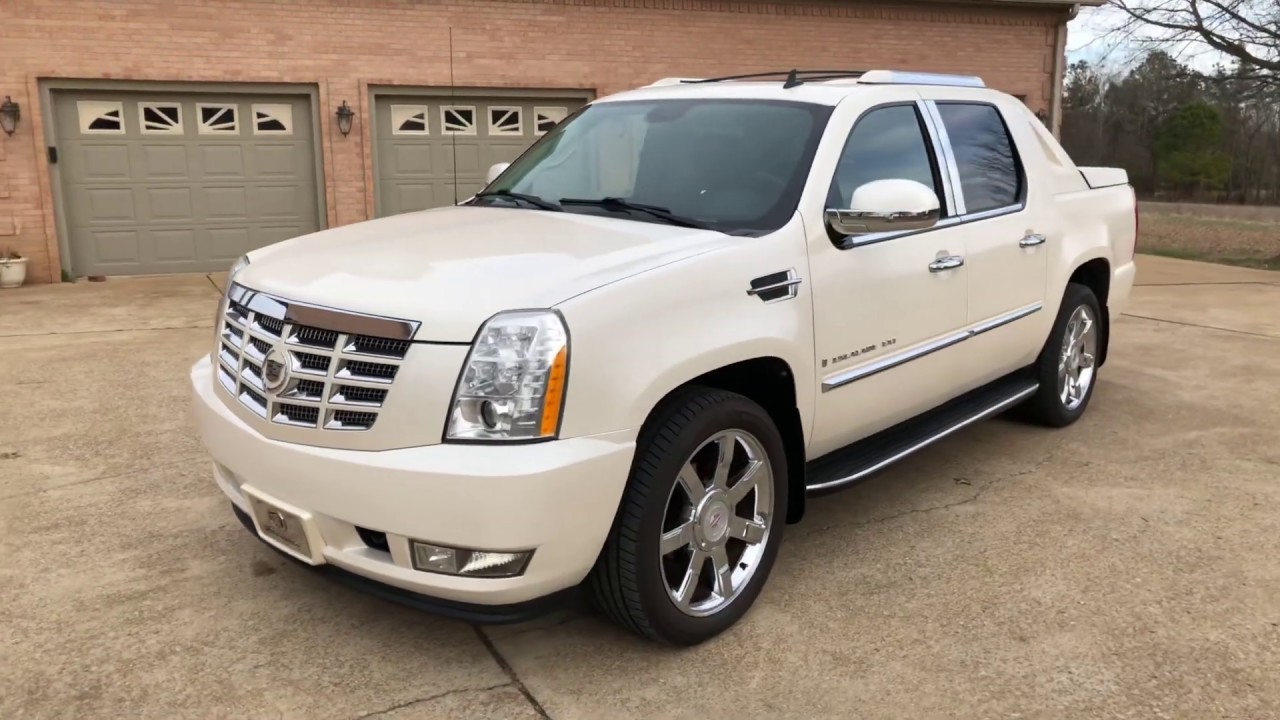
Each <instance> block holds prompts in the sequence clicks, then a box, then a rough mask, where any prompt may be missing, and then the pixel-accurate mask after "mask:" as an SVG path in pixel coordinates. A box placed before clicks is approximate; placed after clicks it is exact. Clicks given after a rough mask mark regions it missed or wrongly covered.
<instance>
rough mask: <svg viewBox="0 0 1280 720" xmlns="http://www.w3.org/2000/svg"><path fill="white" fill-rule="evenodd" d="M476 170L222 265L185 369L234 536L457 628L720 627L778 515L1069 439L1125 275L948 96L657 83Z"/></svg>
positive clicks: (1050, 156)
mask: <svg viewBox="0 0 1280 720" xmlns="http://www.w3.org/2000/svg"><path fill="white" fill-rule="evenodd" d="M784 75H785V77H783V76H784ZM490 177H491V182H490V184H489V185H488V186H487V187H486V188H485V189H484V191H483V192H480V193H477V194H476V195H475V196H474V197H472V198H468V199H467V200H465V201H463V202H462V203H460V204H458V205H456V206H452V207H447V208H440V209H436V210H430V211H424V212H417V213H409V214H405V215H399V216H396V217H390V218H386V219H381V220H375V221H371V222H364V223H359V224H355V225H349V226H346V227H340V228H335V229H332V230H326V231H323V232H319V233H316V234H313V235H308V236H304V237H299V238H296V239H293V240H289V241H286V242H282V243H279V244H276V245H272V246H270V247H265V248H262V249H260V250H256V251H254V252H251V253H250V254H249V255H248V256H246V257H245V258H243V259H242V260H241V261H239V262H237V263H236V265H235V266H234V267H233V268H232V270H231V273H230V276H229V279H228V282H227V288H226V294H225V297H224V298H223V300H222V302H221V305H220V308H219V310H218V315H217V318H218V319H217V338H216V340H215V342H214V346H213V352H212V353H211V354H210V355H209V356H208V357H206V358H202V359H201V360H200V361H199V362H197V363H196V365H195V367H194V368H193V369H192V371H191V383H192V388H193V391H194V395H195V402H194V413H195V417H196V420H197V424H198V427H199V431H200V434H201V436H202V438H203V441H204V444H205V445H206V446H207V447H208V449H209V451H210V452H211V453H212V455H213V459H214V465H213V472H214V479H215V480H216V481H217V483H218V486H219V487H220V488H221V489H222V491H223V492H224V493H226V495H227V496H228V497H229V498H230V499H231V502H232V504H233V505H234V508H235V512H236V514H237V515H238V516H239V518H240V520H241V522H243V523H244V524H245V526H246V527H248V528H249V529H250V530H251V531H252V532H254V533H256V534H257V535H258V536H259V537H260V538H261V539H263V540H264V541H265V542H267V543H269V544H270V545H272V546H274V547H275V548H277V549H278V550H280V551H282V552H284V553H286V554H288V555H290V556H292V557H294V558H296V559H297V560H300V561H302V562H305V563H308V564H310V565H314V566H316V567H317V568H318V569H319V570H321V571H323V572H327V573H330V574H332V575H334V576H335V577H337V578H339V579H341V580H344V581H346V582H348V583H351V584H355V585H358V586H363V587H364V589H366V590H369V591H371V592H374V593H376V594H379V595H381V596H383V597H388V598H392V599H396V600H399V601H402V602H407V603H411V604H416V605H419V606H423V607H428V608H431V609H434V610H436V611H439V612H445V613H449V614H452V615H454V616H457V617H462V618H466V619H470V620H476V621H510V620H516V619H520V618H524V617H527V616H529V615H530V614H532V613H535V612H538V611H541V610H543V609H545V608H547V607H548V606H550V605H552V604H554V602H555V601H556V600H558V599H561V598H562V597H563V596H564V595H565V594H567V593H569V592H572V591H573V590H574V589H577V588H581V587H585V588H586V589H587V590H588V591H589V594H590V595H591V596H592V597H593V599H594V600H595V602H596V604H598V605H599V607H600V608H601V609H602V610H603V611H604V612H605V613H606V614H607V615H609V616H610V617H612V618H613V619H615V620H617V621H618V622H620V623H622V624H623V625H625V626H626V627H628V628H630V629H631V630H633V631H636V632H638V633H640V634H642V635H645V636H647V637H649V638H653V639H657V640H661V641H665V642H669V643H674V644H682V645H686V644H693V643H697V642H700V641H702V640H705V639H707V638H710V637H712V636H714V635H716V634H717V633H719V632H721V631H723V630H725V629H726V628H728V627H729V626H731V625H732V624H733V623H734V622H736V621H737V620H738V619H739V618H741V617H742V616H743V614H744V613H746V612H747V610H748V608H749V607H750V606H751V604H752V603H753V602H754V601H755V599H756V597H757V595H758V594H759V593H760V590H761V588H762V587H763V585H764V583H765V580H766V579H767V578H768V576H769V571H770V569H771V567H772V565H773V563H774V559H775V558H776V557H777V554H778V548H779V545H780V544H781V543H782V538H783V530H784V528H785V526H786V525H787V524H789V523H794V522H797V521H799V520H800V519H801V516H802V515H803V514H804V508H805V502H806V498H807V497H809V496H811V495H814V494H816V493H821V492H823V491H828V490H834V489H837V488H841V487H845V486H848V485H850V484H851V483H854V482H857V481H858V480H861V479H863V478H865V477H867V476H868V475H870V474H872V473H874V472H876V471H877V470H879V469H881V468H884V467H886V466H887V465H889V464H891V463H893V462H894V461H896V460H898V459H900V458H902V457H904V456H906V455H908V454H910V453H912V452H914V451H916V450H919V449H921V448H923V447H925V446H926V445H928V444H929V443H931V442H933V441H935V440H937V439H939V438H941V437H944V436H946V435H948V434H949V433H952V432H954V431H956V430H958V429H960V428H963V427H964V426H966V425H968V424H970V423H973V422H975V421H977V420H980V419H982V418H986V417H989V416H991V415H994V414H996V413H999V412H1002V411H1004V410H1009V409H1013V408H1015V407H1017V408H1018V409H1019V411H1020V412H1021V413H1022V414H1023V415H1024V416H1025V417H1027V418H1029V419H1031V420H1033V421H1036V422H1039V423H1042V424H1044V425H1048V426H1054V427H1060V426H1064V425H1067V424H1069V423H1072V422H1074V421H1075V420H1076V419H1078V418H1079V417H1080V416H1081V415H1082V414H1083V413H1084V411H1085V409H1086V407H1088V404H1089V398H1090V396H1091V394H1092V393H1093V390H1094V388H1095V387H1096V386H1097V373H1098V370H1099V368H1100V367H1102V364H1103V362H1104V360H1105V359H1106V356H1107V345H1108V339H1109V330H1110V327H1111V323H1110V320H1111V318H1112V317H1114V316H1115V315H1116V313H1117V312H1118V311H1119V308H1120V306H1121V305H1122V304H1123V303H1124V301H1125V300H1126V298H1127V297H1128V295H1129V291H1130V288H1131V286H1132V284H1133V280H1134V262H1133V254H1134V244H1135V240H1136V232H1137V229H1136V225H1137V216H1136V211H1135V202H1134V196H1133V192H1132V190H1131V188H1130V187H1129V184H1128V178H1127V176H1126V175H1125V173H1124V171H1122V170H1115V169H1107V168H1077V167H1076V166H1075V165H1074V164H1073V163H1072V161H1071V159H1070V158H1069V157H1068V156H1067V155H1066V154H1065V153H1064V152H1063V150H1062V148H1061V147H1060V146H1059V145H1058V143H1057V142H1056V141H1055V140H1054V138H1053V136H1052V135H1051V134H1050V133H1049V132H1048V131H1047V130H1046V129H1045V127H1044V126H1043V125H1042V124H1041V123H1040V121H1039V120H1037V119H1036V117H1035V116H1034V115H1032V113H1031V112H1029V111H1028V110H1027V109H1026V108H1025V107H1024V106H1023V105H1022V103H1020V102H1019V101H1018V100H1016V99H1014V98H1013V97H1010V96H1008V95H1004V94H1002V93H999V92H996V91H994V90H990V89H987V88H985V87H984V86H983V84H982V82H981V80H978V79H977V78H967V77H957V76H944V75H922V74H914V73H899V72H892V71H880V70H877V71H869V72H847V73H846V72H829V71H818V72H809V73H805V72H796V71H792V72H790V73H785V74H784V73H778V74H770V75H761V76H750V77H737V78H716V79H706V80H692V79H678V78H677V79H669V80H663V81H660V82H658V83H655V84H654V85H652V86H650V87H646V88H642V89H639V90H636V91H632V92H625V93H621V94H619V95H614V96H611V97H607V98H604V99H601V100H598V101H596V102H593V103H591V104H590V105H588V106H587V107H586V108H584V109H583V110H581V111H579V112H578V113H576V114H575V115H573V116H572V117H570V118H568V119H567V120H565V121H564V122H563V123H561V124H560V125H559V126H557V127H556V128H555V129H554V130H552V131H551V132H549V133H548V134H546V135H545V136H544V137H543V138H541V139H540V140H539V141H538V142H537V143H536V144H534V145H533V146H532V147H531V148H530V149H529V150H527V151H526V152H525V153H524V154H523V155H522V156H520V157H519V158H518V159H517V160H516V161H515V162H514V163H512V164H511V165H510V166H495V168H494V169H493V170H492V171H491V173H490Z"/></svg>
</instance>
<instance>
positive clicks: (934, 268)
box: [929, 255, 964, 273]
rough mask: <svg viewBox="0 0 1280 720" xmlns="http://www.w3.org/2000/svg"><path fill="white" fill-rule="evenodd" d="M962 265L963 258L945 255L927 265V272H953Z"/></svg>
mask: <svg viewBox="0 0 1280 720" xmlns="http://www.w3.org/2000/svg"><path fill="white" fill-rule="evenodd" d="M963 264H964V258H962V257H960V256H959V255H946V256H944V257H940V258H938V259H937V260H934V261H933V262H931V263H929V272H931V273H936V272H942V271H943V270H954V269H956V268H958V267H960V266H961V265H963Z"/></svg>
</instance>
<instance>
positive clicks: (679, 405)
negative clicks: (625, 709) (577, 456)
mask: <svg viewBox="0 0 1280 720" xmlns="http://www.w3.org/2000/svg"><path fill="white" fill-rule="evenodd" d="M786 517H787V462H786V456H785V450H784V446H783V442H782V435H781V434H780V433H779V432H778V429H777V427H776V426H775V425H774V423H773V421H772V420H771V419H770V417H769V414H768V413H767V412H765V410H764V409H763V408H761V407H760V406H759V405H757V404H756V403H755V402H753V401H751V400H750V399H748V398H746V397H744V396H742V395H738V394H736V393H731V392H726V391H723V390H714V389H708V388H690V390H689V391H687V392H685V393H683V394H681V395H679V396H677V397H676V398H674V399H673V400H672V401H671V402H669V403H667V404H666V405H665V407H664V408H663V409H662V410H660V411H659V413H658V415H657V416H656V417H655V419H654V420H653V421H651V422H650V423H649V424H647V425H646V429H645V430H644V432H643V433H642V434H641V437H640V441H639V443H638V445H637V447H636V456H635V461H634V462H633V463H632V469H631V476H630V478H628V480H627V489H626V491H625V493H624V494H623V498H622V502H621V505H620V507H619V509H618V514H617V517H616V519H615V520H614V524H613V529H612V531H611V532H610V534H609V538H608V540H607V541H606V542H605V546H604V548H603V549H602V550H601V552H600V557H599V559H597V561H596V565H595V567H594V568H593V569H592V571H591V574H590V576H589V578H588V582H587V586H588V588H589V591H590V595H591V597H592V600H593V601H594V603H595V605H596V606H598V607H599V608H600V609H601V610H602V611H603V612H604V613H605V614H606V615H608V616H609V617H610V618H611V619H613V620H614V621H616V622H618V623H619V624H621V625H622V626H623V627H626V628H628V629H630V630H631V631H633V632H636V633H638V634H640V635H642V636H644V637H647V638H650V639H653V640H657V641H660V642H664V643H669V644H672V645H696V644H698V643H700V642H703V641H705V640H708V639H710V638H712V637H715V636H716V635H718V634H720V633H721V632H724V631H725V630H726V629H728V628H729V627H730V626H732V625H733V624H734V623H736V622H737V621H738V620H739V619H741V618H742V616H743V615H745V614H746V612H747V610H748V609H750V607H751V605H752V603H754V602H755V599H756V597H757V596H758V595H759V594H760V590H761V588H762V587H763V586H764V583H765V581H766V580H767V579H768V577H769V572H770V570H771V569H772V568H773V563H774V560H775V559H776V558H777V554H778V547H779V546H780V545H781V544H782V531H783V528H784V526H785V524H786Z"/></svg>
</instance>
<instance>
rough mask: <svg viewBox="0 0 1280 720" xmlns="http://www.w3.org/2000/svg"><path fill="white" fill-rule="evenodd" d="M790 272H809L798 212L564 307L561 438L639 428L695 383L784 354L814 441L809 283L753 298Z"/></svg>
mask: <svg viewBox="0 0 1280 720" xmlns="http://www.w3.org/2000/svg"><path fill="white" fill-rule="evenodd" d="M601 242H607V239H602V240H601ZM791 268H794V269H795V271H796V273H797V274H798V275H799V277H801V278H802V279H803V278H807V276H808V262H807V256H806V254H805V232H804V226H803V223H802V221H801V220H800V218H799V216H798V215H796V216H794V217H793V218H792V220H791V222H790V223H789V224H788V225H786V226H785V227H783V228H782V229H780V230H778V231H777V232H775V233H772V234H770V235H768V236H765V237H760V238H735V239H734V242H733V243H732V244H730V245H728V246H726V247H724V248H722V249H719V250H715V251H711V252H708V253H705V254H702V255H698V256H695V257H692V258H689V259H685V260H682V261H679V262H675V263H672V264H669V265H666V266H663V267H659V268H656V269H653V270H650V271H648V272H645V273H641V274H639V275H635V276H632V277H630V278H627V279H625V280H620V281H618V282H614V283H612V284H610V285H606V286H604V287H601V288H598V289H596V290H593V291H591V292H589V293H585V294H583V295H579V296H577V297H574V298H571V299H569V300H567V301H565V302H563V303H561V304H560V305H559V306H558V308H559V310H560V311H561V312H562V313H563V314H564V317H565V321H566V322H567V323H568V326H569V333H570V338H571V339H570V343H571V345H570V355H569V380H568V384H567V391H566V394H565V409H564V419H563V421H562V424H561V437H577V436H583V435H594V434H597V433H603V432H610V431H613V430H623V429H638V428H639V427H640V426H641V425H642V424H643V423H644V421H645V418H646V417H647V416H648V415H649V412H650V411H651V410H652V409H653V408H654V407H655V406H656V405H657V404H658V402H659V401H660V400H661V399H662V398H663V397H664V396H666V395H667V394H668V393H670V392H671V391H672V390H674V389H676V388H678V387H679V386H681V385H682V384H684V383H686V382H688V381H689V380H691V379H693V378H696V377H698V376H699V375H702V374H705V373H707V372H710V371H712V370H716V369H718V368H721V367H724V366H726V365H730V364H733V363H736V362H741V361H744V360H750V359H754V358H759V357H778V358H781V359H782V360H784V361H785V362H786V363H787V364H788V365H789V366H790V368H791V371H792V374H793V379H794V381H795V385H796V403H797V406H798V407H799V409H800V415H801V418H802V420H803V423H804V430H805V439H806V441H807V440H808V438H809V434H810V433H809V430H810V423H811V417H812V407H813V392H814V385H815V379H814V368H813V320H812V304H811V302H812V301H811V299H810V294H809V287H808V283H807V282H802V283H801V284H800V285H799V287H798V292H797V295H796V297H795V298H792V299H789V300H782V301H779V302H774V303H767V304H766V303H764V302H762V301H761V300H760V299H759V298H757V297H754V296H749V295H747V289H748V288H749V287H750V281H751V280H752V279H753V278H756V277H759V276H761V275H768V274H770V273H775V272H780V271H786V270H788V269H791Z"/></svg>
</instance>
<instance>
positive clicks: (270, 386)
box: [262, 348, 289, 392]
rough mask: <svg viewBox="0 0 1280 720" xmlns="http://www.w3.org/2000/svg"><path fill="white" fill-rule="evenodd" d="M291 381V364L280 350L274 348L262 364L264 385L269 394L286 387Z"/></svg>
mask: <svg viewBox="0 0 1280 720" xmlns="http://www.w3.org/2000/svg"><path fill="white" fill-rule="evenodd" d="M288 380H289V363H288V360H287V359H286V358H285V356H284V353H283V352H281V351H280V349H279V348H273V349H272V350H271V352H270V353H268V354H267V359H266V360H264V361H263V362H262V384H263V386H265V387H266V388H267V390H268V391H269V392H275V391H277V390H279V389H280V388H282V387H284V384H285V383H286V382H288Z"/></svg>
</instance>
